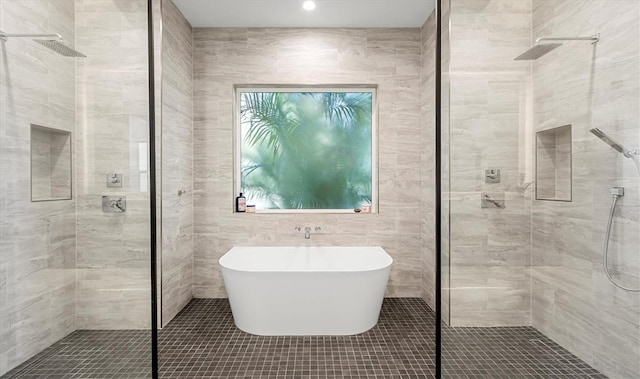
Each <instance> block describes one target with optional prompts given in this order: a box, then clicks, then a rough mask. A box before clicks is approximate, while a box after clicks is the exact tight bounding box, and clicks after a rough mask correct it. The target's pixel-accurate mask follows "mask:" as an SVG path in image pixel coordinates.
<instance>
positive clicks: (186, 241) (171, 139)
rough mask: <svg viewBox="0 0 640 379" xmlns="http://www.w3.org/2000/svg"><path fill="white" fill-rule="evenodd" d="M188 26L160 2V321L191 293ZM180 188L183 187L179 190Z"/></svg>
mask: <svg viewBox="0 0 640 379" xmlns="http://www.w3.org/2000/svg"><path fill="white" fill-rule="evenodd" d="M192 39H193V36H192V29H191V25H190V24H189V23H188V22H187V20H186V19H185V18H184V17H183V16H182V14H181V13H180V11H179V10H178V8H176V6H175V5H174V4H173V2H172V1H170V0H165V1H163V2H162V42H161V43H162V48H161V50H162V51H161V54H162V75H161V77H162V79H161V80H162V82H161V85H162V100H161V103H162V105H161V106H162V120H161V122H162V123H161V125H162V126H161V138H162V144H161V146H162V149H161V151H162V153H161V157H162V158H161V159H162V162H161V167H162V168H161V180H162V185H161V188H162V189H161V192H162V200H161V202H162V245H161V249H162V255H161V262H162V263H161V267H162V270H161V277H162V280H161V283H162V287H161V288H162V298H161V306H162V325H163V326H164V325H166V324H167V323H168V322H169V321H171V319H173V317H174V316H175V315H176V314H177V313H178V312H180V310H181V309H182V308H183V307H184V306H185V305H186V304H187V303H188V302H189V301H190V300H191V299H192V297H193V247H194V239H193V127H192V124H193V97H192V94H193V75H192V72H193V62H192V56H193V49H192ZM179 191H184V192H181V194H179Z"/></svg>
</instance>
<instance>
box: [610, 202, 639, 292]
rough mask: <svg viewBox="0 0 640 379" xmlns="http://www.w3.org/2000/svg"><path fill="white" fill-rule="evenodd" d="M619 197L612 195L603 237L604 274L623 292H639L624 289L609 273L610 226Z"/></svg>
mask: <svg viewBox="0 0 640 379" xmlns="http://www.w3.org/2000/svg"><path fill="white" fill-rule="evenodd" d="M619 198H620V195H613V202H612V203H611V211H610V212H609V222H608V223H607V233H606V235H605V241H604V254H603V255H604V262H603V264H604V273H605V274H607V278H609V280H610V281H611V283H613V284H614V285H615V286H616V287H618V288H620V289H623V290H625V291H630V292H640V288H629V287H625V286H623V285H621V284H619V283H618V282H616V281H615V279H614V278H613V276H611V273H610V272H609V239H610V238H611V224H613V214H614V213H615V212H616V205H617V204H618V199H619Z"/></svg>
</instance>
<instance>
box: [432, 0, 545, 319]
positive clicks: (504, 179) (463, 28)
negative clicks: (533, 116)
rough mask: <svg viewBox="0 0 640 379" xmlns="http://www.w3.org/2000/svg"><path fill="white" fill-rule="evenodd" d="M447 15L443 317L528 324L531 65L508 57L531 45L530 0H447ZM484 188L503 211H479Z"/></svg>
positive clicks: (483, 209)
mask: <svg viewBox="0 0 640 379" xmlns="http://www.w3.org/2000/svg"><path fill="white" fill-rule="evenodd" d="M450 12H451V22H450V25H449V26H450V28H451V29H450V32H449V33H450V34H449V36H448V38H449V39H450V40H449V44H450V49H447V50H444V51H445V56H447V55H450V56H449V57H448V58H449V59H450V61H449V63H448V65H447V66H444V67H448V72H447V73H446V75H447V79H448V81H447V82H448V83H449V86H448V87H449V88H448V90H450V95H446V94H445V96H446V97H445V104H444V106H445V107H447V106H448V107H450V112H449V114H447V115H446V116H445V117H450V119H449V121H448V122H446V120H445V122H444V123H443V125H444V126H445V128H446V126H447V125H448V126H449V129H448V130H447V131H446V132H445V134H447V137H448V138H449V141H448V146H449V148H450V150H449V151H448V158H449V162H448V163H449V166H448V167H445V168H444V176H443V180H444V181H445V182H446V183H445V186H448V187H449V188H448V189H449V190H450V191H451V192H450V194H449V195H448V197H447V199H445V205H444V206H445V211H446V210H447V209H448V210H449V216H450V221H449V225H448V226H449V227H450V230H449V233H448V237H449V238H450V240H449V241H448V242H449V245H448V249H449V250H448V253H449V255H448V256H447V255H446V254H443V263H444V265H445V267H447V269H446V270H445V271H446V275H447V276H449V277H448V280H447V281H446V282H445V283H444V284H443V286H444V287H446V285H447V284H448V285H449V288H450V289H449V292H448V296H449V298H448V303H449V307H448V309H447V310H448V311H449V312H450V319H449V321H450V324H451V325H452V326H504V325H529V323H530V305H531V304H530V281H531V280H530V270H529V266H530V262H529V261H530V255H531V220H530V213H531V205H530V204H531V193H530V190H529V187H528V183H529V182H530V181H531V180H532V179H531V172H532V171H531V168H532V163H531V158H530V156H528V155H527V154H526V153H525V152H526V151H529V150H527V146H528V144H529V143H530V142H531V141H530V139H528V138H527V133H528V130H529V129H530V121H529V120H528V118H527V117H526V116H525V115H526V112H528V111H530V109H529V107H528V106H527V95H528V92H527V91H528V88H529V79H530V72H531V70H530V67H529V64H528V63H522V62H514V61H513V58H515V57H516V56H518V55H519V54H520V53H522V52H524V51H525V50H526V49H528V48H529V46H530V34H531V0H517V1H514V0H490V1H483V2H478V1H476V0H453V1H452V2H451V10H450ZM447 52H448V54H447ZM446 100H448V104H446V102H447V101H446ZM443 113H444V112H443ZM487 169H499V170H500V173H501V182H500V183H497V184H492V183H485V175H484V174H485V170H487ZM445 190H446V188H445ZM484 192H486V193H488V194H489V195H491V196H493V197H495V198H500V199H504V200H505V205H506V208H504V209H500V208H495V207H491V208H481V207H480V203H481V196H482V194H483V193H484ZM445 225H446V224H445ZM446 252H447V251H446V250H445V253H446ZM446 297H447V296H445V298H446ZM445 306H446V304H445ZM444 319H445V320H447V318H444Z"/></svg>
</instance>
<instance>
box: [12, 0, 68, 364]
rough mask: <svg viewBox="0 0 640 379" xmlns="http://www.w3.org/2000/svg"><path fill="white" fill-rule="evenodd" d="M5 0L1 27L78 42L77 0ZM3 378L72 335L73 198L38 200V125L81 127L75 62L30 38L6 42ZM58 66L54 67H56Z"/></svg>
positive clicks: (14, 31) (66, 127) (62, 127)
mask: <svg viewBox="0 0 640 379" xmlns="http://www.w3.org/2000/svg"><path fill="white" fill-rule="evenodd" d="M52 5H53V4H52V3H51V1H48V0H32V1H28V2H27V1H22V0H0V30H2V31H4V32H6V33H43V32H55V33H60V34H62V35H63V36H64V38H65V39H66V41H67V43H69V44H70V45H72V46H73V44H74V41H75V36H74V23H75V20H74V7H73V1H72V0H59V1H56V2H55V6H52ZM0 57H1V59H0V375H2V374H4V373H5V372H7V371H8V370H10V369H11V368H13V367H15V366H17V365H19V364H20V363H22V362H23V361H25V360H26V359H28V358H30V357H31V356H32V355H34V354H36V353H39V352H40V351H41V350H43V349H45V348H46V347H48V346H49V345H50V344H52V343H54V342H55V341H57V340H59V339H60V338H62V337H64V336H66V335H67V334H69V333H70V332H72V331H73V330H74V329H75V327H76V319H75V304H76V303H75V290H76V283H75V270H74V269H75V264H76V258H75V251H76V220H75V203H76V202H75V200H65V201H50V202H37V203H32V202H31V198H30V170H29V165H30V154H29V150H30V140H29V138H30V135H29V134H30V127H31V124H32V123H35V124H38V125H43V126H48V127H52V128H56V129H62V130H66V131H70V132H72V133H74V132H75V112H74V111H75V91H74V72H75V68H74V60H73V59H72V58H65V57H62V56H60V55H58V54H56V53H54V52H52V51H50V50H48V49H46V48H44V47H43V46H41V45H38V44H36V43H35V42H33V41H32V40H31V39H28V38H21V39H17V38H12V39H9V40H7V41H6V42H0ZM53 68H55V69H53Z"/></svg>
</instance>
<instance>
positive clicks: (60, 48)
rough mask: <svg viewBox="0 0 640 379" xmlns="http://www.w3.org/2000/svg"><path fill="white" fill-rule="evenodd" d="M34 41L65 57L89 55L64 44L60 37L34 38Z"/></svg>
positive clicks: (84, 56)
mask: <svg viewBox="0 0 640 379" xmlns="http://www.w3.org/2000/svg"><path fill="white" fill-rule="evenodd" d="M33 41H34V42H37V43H39V44H41V45H42V46H44V47H47V48H49V49H51V50H53V51H55V52H56V53H58V54H60V55H63V56H65V57H77V58H86V57H87V56H86V55H84V54H82V53H80V52H78V51H76V50H74V49H72V48H70V47H69V46H67V45H65V44H63V43H62V41H61V40H59V39H34V40H33Z"/></svg>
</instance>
